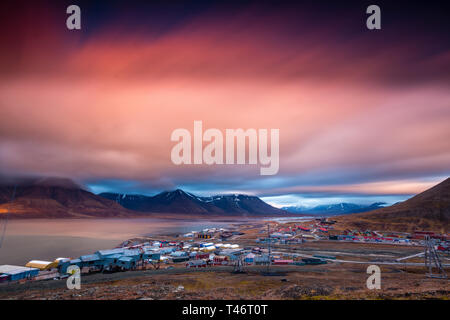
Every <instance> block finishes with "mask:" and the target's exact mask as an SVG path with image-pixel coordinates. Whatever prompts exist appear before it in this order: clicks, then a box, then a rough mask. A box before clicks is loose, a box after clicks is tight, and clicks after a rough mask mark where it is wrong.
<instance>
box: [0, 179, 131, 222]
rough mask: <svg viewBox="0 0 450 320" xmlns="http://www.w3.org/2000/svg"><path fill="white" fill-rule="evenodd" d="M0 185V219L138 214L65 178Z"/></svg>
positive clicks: (30, 180) (27, 180) (29, 180)
mask: <svg viewBox="0 0 450 320" xmlns="http://www.w3.org/2000/svg"><path fill="white" fill-rule="evenodd" d="M15 185H16V194H15V199H14V201H13V202H10V201H11V198H12V195H13V191H14V186H13V185H11V184H9V183H8V184H5V183H2V184H1V185H0V215H2V216H3V215H4V214H6V213H7V212H8V210H9V211H10V212H11V213H10V217H11V218H75V217H123V216H130V215H135V214H136V213H135V212H132V211H130V210H127V209H125V208H123V207H122V206H121V205H119V204H117V203H116V202H115V201H112V200H108V199H105V198H103V197H100V196H97V195H95V194H93V193H91V192H89V191H86V190H84V189H83V188H81V187H80V186H78V185H77V184H75V183H74V182H73V181H71V180H69V179H63V178H45V179H26V180H21V181H19V182H17V183H15Z"/></svg>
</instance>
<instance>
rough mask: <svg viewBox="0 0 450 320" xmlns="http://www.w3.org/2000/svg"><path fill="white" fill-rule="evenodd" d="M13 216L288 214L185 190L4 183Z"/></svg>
mask: <svg viewBox="0 0 450 320" xmlns="http://www.w3.org/2000/svg"><path fill="white" fill-rule="evenodd" d="M14 190H15V196H14V199H13V194H14ZM11 200H12V201H11ZM7 212H9V213H10V214H9V216H10V217H12V218H74V217H75V218H81V217H98V218H101V217H133V216H145V215H149V214H153V213H165V214H172V213H173V214H189V215H233V216H247V215H248V216H252V215H260V216H264V215H267V216H270V215H280V214H287V212H286V211H283V210H280V209H278V208H275V207H272V206H271V205H269V204H267V203H265V202H264V201H262V200H261V199H259V198H258V197H255V196H248V195H242V194H235V195H219V196H212V197H197V196H195V195H193V194H191V193H187V192H184V191H183V190H180V189H177V190H175V191H164V192H161V193H159V194H157V195H155V196H144V195H124V194H115V193H102V194H100V195H96V194H94V193H92V192H90V191H88V190H85V189H83V188H82V187H81V186H79V185H77V184H76V183H74V182H73V181H72V180H70V179H64V178H42V179H32V178H29V179H21V180H19V181H15V182H14V183H10V182H6V183H5V181H0V216H1V215H2V214H5V213H7Z"/></svg>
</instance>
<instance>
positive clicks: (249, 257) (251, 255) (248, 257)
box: [244, 253, 256, 263]
mask: <svg viewBox="0 0 450 320" xmlns="http://www.w3.org/2000/svg"><path fill="white" fill-rule="evenodd" d="M255 256H256V255H255V254H254V253H249V254H248V255H246V256H245V259H244V261H245V262H246V263H253V262H254V260H255Z"/></svg>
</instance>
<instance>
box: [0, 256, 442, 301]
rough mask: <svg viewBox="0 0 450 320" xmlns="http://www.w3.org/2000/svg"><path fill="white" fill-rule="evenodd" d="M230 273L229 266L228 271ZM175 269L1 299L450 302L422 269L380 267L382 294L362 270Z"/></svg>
mask: <svg viewBox="0 0 450 320" xmlns="http://www.w3.org/2000/svg"><path fill="white" fill-rule="evenodd" d="M228 268H229V267H228ZM299 268H300V267H297V268H295V267H290V266H289V267H272V269H271V273H270V274H269V275H267V274H265V271H266V269H265V268H261V267H249V268H247V269H246V270H245V271H246V272H245V273H241V274H233V273H232V272H231V269H227V268H226V267H221V268H220V269H206V270H205V269H202V270H201V271H194V270H189V271H187V270H185V269H181V268H179V269H173V270H152V271H135V272H124V273H116V274H109V275H102V274H97V275H89V276H83V277H82V285H81V289H80V290H68V289H67V288H66V286H65V280H61V281H54V280H51V281H47V282H45V283H44V282H41V283H34V284H23V285H16V286H1V287H0V299H35V300H41V299H44V300H47V299H49V300H61V299H62V300H66V299H95V300H97V299H142V300H145V299H147V300H152V299H154V300H158V299H182V300H194V299H449V297H450V281H449V280H439V279H429V278H426V277H425V276H424V270H423V269H420V268H419V269H411V268H408V269H404V270H401V269H398V268H390V267H382V268H381V271H382V277H381V279H382V280H381V290H369V289H367V287H366V280H367V277H368V276H369V275H368V274H367V273H366V269H365V267H364V266H360V265H352V266H351V267H349V266H348V265H346V266H345V267H343V265H340V264H334V265H326V266H303V267H301V269H299Z"/></svg>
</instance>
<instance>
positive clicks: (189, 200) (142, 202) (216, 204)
mask: <svg viewBox="0 0 450 320" xmlns="http://www.w3.org/2000/svg"><path fill="white" fill-rule="evenodd" d="M99 196H101V197H104V198H107V199H110V200H114V201H116V202H117V203H119V204H120V205H122V206H123V207H125V208H127V209H130V210H136V211H140V212H161V213H190V214H217V215H243V216H246V215H274V214H275V215H278V214H286V213H287V212H286V211H283V210H281V209H278V208H275V207H272V206H271V205H269V204H267V203H265V202H264V201H262V200H261V199H260V198H258V197H255V196H249V195H243V194H232V195H217V196H211V197H199V196H196V195H194V194H192V193H189V192H185V191H183V190H181V189H177V190H175V191H164V192H161V193H159V194H157V195H155V196H143V195H127V194H118V193H101V194H99Z"/></svg>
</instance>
